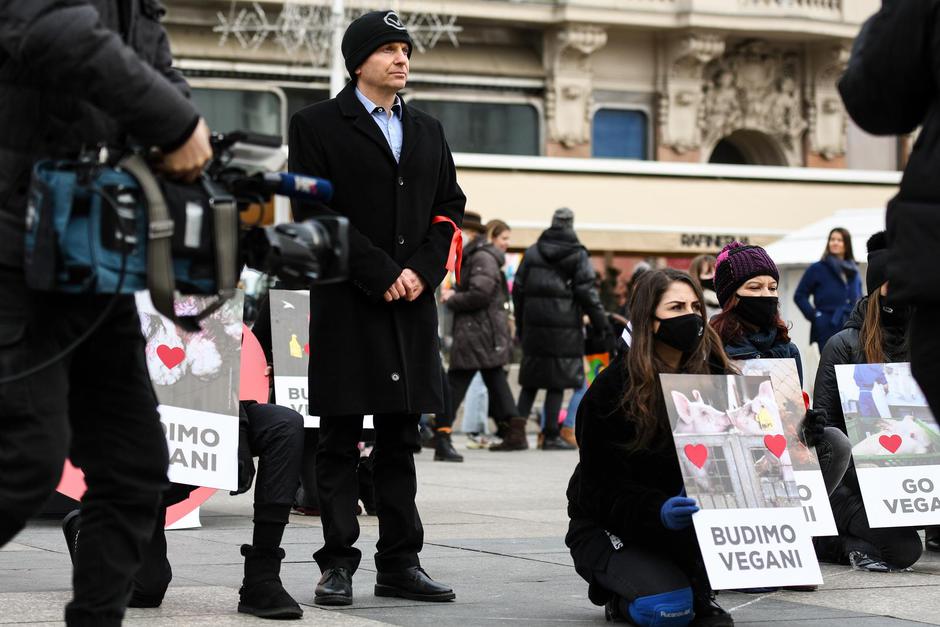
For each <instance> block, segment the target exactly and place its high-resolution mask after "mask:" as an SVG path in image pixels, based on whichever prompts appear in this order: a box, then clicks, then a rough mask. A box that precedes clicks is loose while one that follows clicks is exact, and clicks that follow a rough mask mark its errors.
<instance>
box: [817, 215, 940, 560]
mask: <svg viewBox="0 0 940 627" xmlns="http://www.w3.org/2000/svg"><path fill="white" fill-rule="evenodd" d="M888 257H889V253H888V250H887V242H886V241H885V236H884V233H883V232H882V233H876V234H875V235H873V236H872V237H871V239H869V240H868V273H867V276H866V277H865V281H866V283H867V287H868V296H866V297H865V298H863V299H862V300H860V301H859V302H858V304H857V305H856V306H855V309H854V311H853V312H852V316H851V317H850V318H849V321H848V322H847V323H846V324H845V328H844V329H842V331H840V332H839V333H837V334H836V335H834V336H833V337H832V339H831V340H830V341H829V343H828V344H826V347H825V348H824V349H823V352H822V356H821V357H820V360H819V368H818V370H817V371H816V386H815V388H814V391H813V392H814V398H813V406H814V407H816V408H819V409H823V410H825V411H826V413H827V415H828V416H829V423H830V425H831V426H833V427H836V428H838V429H840V430H841V431H843V432H846V433H847V429H846V425H845V416H844V414H843V412H842V400H841V397H840V396H839V385H838V382H837V381H836V369H835V367H836V366H837V365H840V364H884V363H891V362H904V361H907V360H908V356H909V348H908V347H909V343H908V325H909V321H910V310H909V309H908V308H906V307H897V308H895V307H894V306H893V303H892V304H889V301H888V300H887V299H886V298H885V295H886V294H887V293H888V289H887V288H888V284H887V283H886V280H887V276H888ZM874 382H875V381H873V382H872V383H874ZM829 501H830V503H831V504H832V513H833V516H834V517H835V520H836V527H837V529H838V530H839V535H838V536H835V537H827V538H815V539H814V544H815V546H816V552H817V553H818V554H819V558H820V560H823V561H827V562H835V563H837V564H848V563H850V562H851V563H852V564H853V565H855V566H856V567H858V568H864V569H865V570H870V571H875V572H885V571H888V570H898V569H904V568H907V567H908V566H910V565H911V564H913V563H914V562H916V561H917V560H918V559H919V558H920V555H921V551H922V547H921V542H920V537H919V536H918V534H917V531H916V530H915V529H913V528H909V527H893V528H879V529H872V528H871V527H870V526H869V525H868V517H867V516H866V514H865V506H864V504H863V502H862V494H861V490H860V488H859V485H858V477H857V476H856V474H855V468H854V466H850V467H849V471H848V472H847V473H846V475H845V478H844V479H843V481H842V483H841V484H840V485H839V486H838V488H837V489H836V490H835V492H833V493H832V494H830V496H829ZM932 531H933V530H931V533H930V534H928V535H929V538H928V542H929V543H930V544H929V546H931V547H934V550H936V548H940V547H938V543H937V538H936V536H935V534H934V533H932Z"/></svg>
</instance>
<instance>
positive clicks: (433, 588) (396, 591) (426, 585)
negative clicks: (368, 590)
mask: <svg viewBox="0 0 940 627" xmlns="http://www.w3.org/2000/svg"><path fill="white" fill-rule="evenodd" d="M375 596H377V597H401V598H403V599H411V600H412V601H453V600H454V599H456V598H457V595H456V594H454V591H453V590H452V589H451V588H449V587H448V586H445V585H443V584H439V583H437V582H436V581H434V580H433V579H431V578H430V577H429V576H428V574H427V573H426V572H424V569H423V568H421V567H420V566H412V567H411V568H406V569H405V570H403V571H400V572H397V573H382V572H379V573H376V576H375Z"/></svg>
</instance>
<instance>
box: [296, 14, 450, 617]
mask: <svg viewBox="0 0 940 627" xmlns="http://www.w3.org/2000/svg"><path fill="white" fill-rule="evenodd" d="M411 48H412V41H411V37H410V36H409V35H408V31H407V30H406V29H405V26H404V25H403V24H402V23H401V20H400V19H399V17H398V15H396V14H395V12H393V11H376V12H372V13H367V14H365V15H363V16H362V17H360V18H358V19H357V20H355V21H353V22H352V23H351V24H350V25H349V27H348V28H347V30H346V33H345V35H344V36H343V44H342V51H343V56H344V57H345V60H346V68H347V69H348V70H349V74H350V76H351V77H353V78H352V80H351V81H350V82H349V83H348V84H347V85H346V87H345V89H343V91H342V92H340V94H339V95H338V96H337V97H336V98H334V99H332V100H329V101H327V102H322V103H319V104H315V105H313V106H311V107H308V108H306V109H303V110H301V111H300V112H298V113H297V114H296V115H295V116H294V117H293V119H292V120H291V125H290V139H289V145H290V168H289V169H290V170H291V171H294V172H298V173H301V174H312V175H315V176H322V177H325V178H328V179H330V180H332V181H333V184H334V186H335V192H334V196H333V200H332V203H331V208H332V209H327V208H326V207H323V206H320V205H315V204H311V203H298V202H295V203H294V217H295V218H296V219H298V220H299V219H304V218H308V217H310V216H314V215H323V214H324V213H326V214H329V213H330V212H336V213H339V214H341V215H344V216H346V217H348V218H349V222H350V227H349V270H350V278H351V279H352V280H351V281H349V282H347V283H342V284H335V285H320V286H315V287H314V288H312V289H311V290H310V310H311V316H310V346H311V347H312V348H313V350H314V351H315V354H316V359H311V360H310V388H309V389H310V394H309V396H310V412H311V413H312V414H315V415H319V416H321V420H320V445H319V449H318V452H317V489H318V492H319V501H320V514H321V518H322V521H323V535H324V540H325V544H324V546H323V548H322V549H320V550H319V551H317V553H316V554H315V555H314V558H315V559H316V561H317V564H318V565H319V566H320V569H321V570H322V571H323V576H322V578H321V580H320V583H319V585H318V586H317V589H316V602H317V603H320V604H325V605H326V604H328V605H348V604H350V603H352V575H353V573H355V571H356V568H357V567H358V566H359V561H360V559H361V556H362V554H361V552H360V551H359V550H358V549H356V548H355V547H354V546H353V545H354V543H355V542H356V540H357V538H358V537H359V524H358V522H357V520H356V501H357V491H358V490H357V487H358V486H357V481H356V467H357V464H358V463H359V450H358V448H357V442H358V441H359V439H360V434H361V432H362V417H363V414H373V415H374V416H375V449H374V454H375V503H376V508H377V514H378V517H379V526H380V530H379V541H378V545H377V553H376V556H375V564H376V568H377V571H378V572H377V575H376V582H377V583H376V587H375V593H376V595H379V596H401V597H405V598H408V599H413V600H418V601H448V600H450V599H453V598H454V592H453V591H452V590H451V589H450V588H449V587H448V586H444V585H441V584H439V583H436V582H434V581H433V580H432V579H431V578H430V577H429V576H428V575H427V573H425V572H424V570H423V569H421V567H420V562H419V560H418V553H419V552H420V551H421V547H422V545H423V542H424V532H423V529H422V526H421V518H420V517H419V516H418V511H417V508H416V507H415V493H416V490H417V480H416V477H415V466H414V457H413V454H414V452H415V451H418V450H420V443H419V439H418V418H419V416H420V414H422V413H438V412H443V411H444V409H445V408H444V395H443V385H444V376H443V370H442V368H441V360H440V351H439V342H438V336H437V309H436V305H435V299H434V288H435V287H437V285H438V284H439V283H440V282H441V281H442V280H443V278H444V275H445V274H446V270H445V264H447V265H449V263H450V260H452V259H454V255H455V253H456V243H457V242H458V241H459V239H458V238H459V237H460V231H459V228H458V227H459V225H460V223H461V221H462V219H463V210H464V205H465V204H466V199H465V197H464V195H463V192H461V191H460V187H459V186H458V185H457V180H456V170H455V167H454V162H453V159H452V157H451V154H450V149H449V148H448V146H447V142H446V141H445V139H444V132H443V129H442V127H441V124H440V122H438V121H437V120H435V119H434V118H432V117H430V116H428V115H426V114H424V113H422V112H420V111H417V110H415V109H413V108H411V107H409V106H407V105H406V104H405V103H404V102H403V101H402V99H401V98H400V97H399V96H398V92H399V91H400V90H402V89H403V88H404V87H405V84H406V82H407V79H408V69H409V57H410V55H411Z"/></svg>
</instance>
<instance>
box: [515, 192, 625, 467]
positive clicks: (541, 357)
mask: <svg viewBox="0 0 940 627" xmlns="http://www.w3.org/2000/svg"><path fill="white" fill-rule="evenodd" d="M512 300H513V305H514V306H515V313H516V331H517V333H518V335H519V337H520V338H521V339H522V365H521V367H520V369H519V384H520V385H521V386H522V391H521V392H520V393H519V401H518V406H519V415H520V416H522V417H524V418H528V417H529V413H530V412H531V411H532V403H533V402H534V401H535V395H536V393H537V392H538V391H539V390H540V389H544V390H546V394H545V407H544V409H545V428H544V432H543V436H544V437H543V440H542V448H543V449H546V450H550V449H572V448H574V447H573V446H572V445H570V444H568V443H567V442H565V441H564V440H562V439H561V437H560V436H559V431H558V413H559V412H560V411H561V402H562V398H563V397H564V393H565V389H568V388H571V389H577V388H579V387H581V383H582V382H583V381H584V323H583V321H582V317H583V315H587V316H588V318H589V319H590V321H591V324H592V325H594V328H595V329H603V334H604V335H606V336H608V337H609V336H610V325H609V324H608V322H607V316H606V315H605V314H604V309H603V307H602V306H601V301H600V297H599V296H598V293H597V288H595V287H594V268H593V267H592V266H591V259H590V257H589V256H588V252H587V249H585V248H584V246H582V245H581V242H579V241H578V236H577V235H576V234H575V232H574V212H572V211H571V210H570V209H566V208H563V209H559V210H557V211H556V212H555V214H554V216H553V217H552V226H551V227H550V228H548V229H546V230H545V231H543V232H542V235H541V236H539V239H538V241H537V242H536V243H535V245H534V246H531V247H529V249H528V250H526V252H525V255H524V256H523V258H522V263H521V264H519V269H518V270H517V271H516V278H515V282H514V283H513V289H512ZM611 343H612V342H611ZM517 428H518V427H517Z"/></svg>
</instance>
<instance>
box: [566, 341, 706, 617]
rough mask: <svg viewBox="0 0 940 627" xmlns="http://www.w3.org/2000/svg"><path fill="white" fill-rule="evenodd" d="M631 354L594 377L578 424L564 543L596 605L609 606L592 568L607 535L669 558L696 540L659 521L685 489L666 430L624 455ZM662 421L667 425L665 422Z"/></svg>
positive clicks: (629, 428)
mask: <svg viewBox="0 0 940 627" xmlns="http://www.w3.org/2000/svg"><path fill="white" fill-rule="evenodd" d="M627 350H629V349H627ZM627 350H625V351H623V353H621V355H619V356H618V357H616V358H615V359H614V360H613V361H612V362H611V363H610V366H609V367H607V368H606V369H605V370H604V371H603V372H601V373H600V374H599V375H598V376H597V378H596V379H594V383H592V384H591V387H589V388H588V391H587V393H586V394H585V395H584V398H583V399H582V400H581V404H580V405H579V406H578V416H577V420H576V421H575V433H576V436H577V439H578V446H579V447H580V448H579V451H578V454H579V456H580V461H579V463H578V466H577V467H576V468H575V470H574V474H572V475H571V480H570V481H569V482H568V492H567V495H568V516H569V518H570V519H571V521H570V523H569V526H568V534H567V536H566V537H565V544H567V545H568V547H569V548H570V549H571V554H572V557H573V558H574V563H575V568H576V569H577V570H578V574H580V575H581V576H582V577H583V578H584V579H586V580H587V581H588V582H589V583H591V584H592V585H591V600H592V601H594V602H595V603H603V601H604V593H603V591H601V590H599V589H598V588H597V586H595V585H594V584H593V572H592V570H597V569H599V570H602V569H603V567H604V565H605V562H604V559H603V558H604V555H605V554H607V553H608V552H609V551H610V546H611V542H610V539H609V538H608V536H607V533H605V532H609V533H611V534H614V535H616V536H618V537H619V538H620V539H621V540H622V541H623V542H624V544H625V545H627V546H631V545H632V546H642V547H644V548H646V549H648V550H651V551H654V552H661V553H669V552H670V551H669V549H668V548H667V547H669V546H671V545H673V544H675V543H678V542H685V541H687V540H688V538H685V537H684V534H687V533H688V534H691V530H685V531H680V532H676V531H670V530H668V529H666V528H665V527H664V526H663V524H662V520H661V518H660V510H661V509H662V506H663V503H665V502H666V499H669V498H671V497H673V496H677V495H678V494H679V492H680V491H681V490H682V488H683V485H684V484H683V481H682V471H681V470H680V468H679V460H678V458H677V456H676V451H675V446H674V444H673V440H672V436H670V435H669V433H668V429H665V430H664V431H663V436H662V438H661V441H659V442H657V443H656V444H654V445H652V446H649V447H647V448H645V449H642V450H638V451H630V450H627V449H626V447H627V446H629V445H630V443H631V442H632V441H633V440H634V438H635V437H636V431H635V429H634V427H633V421H632V419H631V417H630V416H629V415H627V414H626V412H625V411H624V410H623V407H622V405H621V402H620V401H621V399H622V398H623V395H624V393H625V392H626V390H627V387H628V385H629V379H628V378H627V371H626V367H625V364H624V360H625V356H626V353H627ZM713 373H714V374H722V372H721V368H719V367H714V368H713ZM662 419H663V420H664V421H666V422H668V417H667V416H665V415H664V416H663V418H662ZM688 557H689V558H690V559H695V560H697V559H700V557H698V556H688Z"/></svg>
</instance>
